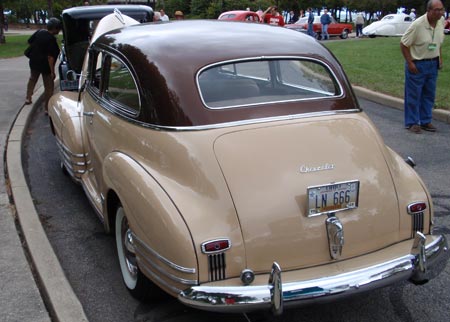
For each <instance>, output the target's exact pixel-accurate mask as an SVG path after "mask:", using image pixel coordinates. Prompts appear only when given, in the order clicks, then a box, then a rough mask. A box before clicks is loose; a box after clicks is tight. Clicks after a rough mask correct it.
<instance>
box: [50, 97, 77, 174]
mask: <svg viewBox="0 0 450 322" xmlns="http://www.w3.org/2000/svg"><path fill="white" fill-rule="evenodd" d="M48 113H49V119H50V124H51V126H52V130H53V134H54V135H55V138H56V143H57V145H58V148H59V153H60V157H61V161H62V162H63V164H64V166H65V168H66V169H67V171H68V172H69V174H70V175H71V176H72V177H73V178H74V179H75V180H76V181H79V180H80V177H81V175H82V174H83V173H84V172H85V171H86V158H85V157H86V153H85V148H84V145H83V137H82V131H81V127H82V117H81V113H80V112H79V107H78V93H76V92H60V93H57V94H55V95H53V96H52V98H51V99H50V101H49V111H48Z"/></svg>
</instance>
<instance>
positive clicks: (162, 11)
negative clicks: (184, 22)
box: [159, 9, 169, 21]
mask: <svg viewBox="0 0 450 322" xmlns="http://www.w3.org/2000/svg"><path fill="white" fill-rule="evenodd" d="M159 13H160V14H161V21H169V16H168V15H166V12H165V11H164V9H161V10H159Z"/></svg>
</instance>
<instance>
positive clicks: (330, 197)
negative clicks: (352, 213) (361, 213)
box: [307, 180, 359, 217]
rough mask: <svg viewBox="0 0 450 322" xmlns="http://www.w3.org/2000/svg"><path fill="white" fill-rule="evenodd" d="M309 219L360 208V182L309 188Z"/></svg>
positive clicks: (337, 183)
mask: <svg viewBox="0 0 450 322" xmlns="http://www.w3.org/2000/svg"><path fill="white" fill-rule="evenodd" d="M307 195H308V217H313V216H318V215H322V214H327V213H331V212H337V211H342V210H347V209H353V208H357V207H358V196H359V181H358V180H353V181H346V182H336V183H330V184H326V185H322V186H314V187H308V189H307Z"/></svg>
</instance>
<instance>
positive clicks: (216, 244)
mask: <svg viewBox="0 0 450 322" xmlns="http://www.w3.org/2000/svg"><path fill="white" fill-rule="evenodd" d="M230 247H231V243H230V241H229V240H228V239H217V240H211V241H208V242H205V243H203V244H202V252H203V253H206V254H210V253H216V252H221V251H224V250H227V249H228V248H230Z"/></svg>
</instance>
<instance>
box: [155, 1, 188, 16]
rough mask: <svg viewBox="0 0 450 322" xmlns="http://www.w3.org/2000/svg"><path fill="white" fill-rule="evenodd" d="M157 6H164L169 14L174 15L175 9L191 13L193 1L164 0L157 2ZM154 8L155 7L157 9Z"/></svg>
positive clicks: (186, 13) (185, 13)
mask: <svg viewBox="0 0 450 322" xmlns="http://www.w3.org/2000/svg"><path fill="white" fill-rule="evenodd" d="M156 5H157V8H163V9H164V10H165V12H166V13H167V15H169V16H170V17H174V14H175V11H177V10H180V11H182V12H183V14H184V15H189V14H190V6H191V2H190V1H186V0H164V1H158V2H157V4H156ZM157 8H154V9H157Z"/></svg>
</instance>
